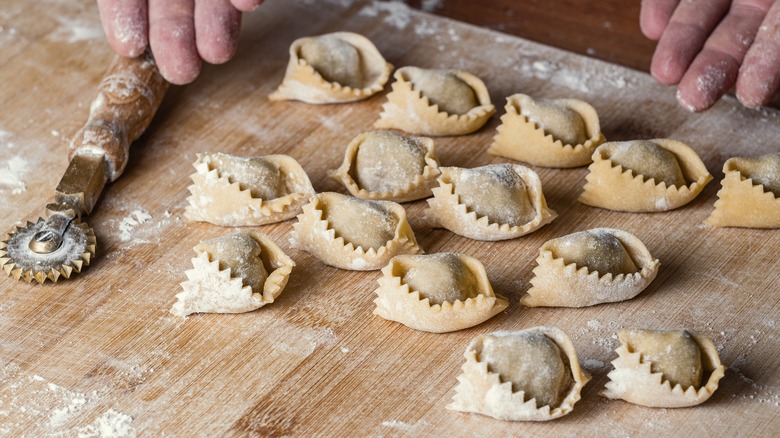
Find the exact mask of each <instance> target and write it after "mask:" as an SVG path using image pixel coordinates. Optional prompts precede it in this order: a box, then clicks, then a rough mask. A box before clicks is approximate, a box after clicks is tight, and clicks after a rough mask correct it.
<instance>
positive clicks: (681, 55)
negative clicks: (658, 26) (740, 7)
mask: <svg viewBox="0 0 780 438" xmlns="http://www.w3.org/2000/svg"><path fill="white" fill-rule="evenodd" d="M730 3H731V0H687V1H684V2H681V3H680V4H679V5H678V6H677V9H675V11H674V13H673V14H672V18H671V19H670V21H669V24H668V25H667V26H666V29H665V30H664V32H663V35H662V36H661V39H660V40H659V42H658V46H657V47H656V49H655V54H654V55H653V61H652V64H651V66H650V72H651V73H652V74H653V76H654V77H655V78H656V79H657V80H658V81H659V82H661V83H664V84H676V83H678V82H679V81H680V79H682V77H683V74H685V71H686V70H687V69H688V67H689V66H690V65H691V62H692V61H693V59H694V58H695V57H696V55H697V54H698V53H699V51H701V49H702V46H704V42H705V41H706V40H707V36H709V35H710V33H711V32H712V30H713V29H714V28H715V26H716V25H717V24H718V22H719V21H720V20H721V18H723V16H724V15H725V13H726V11H727V10H728V7H729V4H730Z"/></svg>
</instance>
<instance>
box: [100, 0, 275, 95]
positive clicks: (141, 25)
mask: <svg viewBox="0 0 780 438" xmlns="http://www.w3.org/2000/svg"><path fill="white" fill-rule="evenodd" d="M262 2H263V0H98V8H99V9H100V20H101V21H102V22H103V29H104V30H105V32H106V36H107V37H108V42H109V44H110V45H111V47H112V48H113V49H114V51H116V52H117V53H118V54H119V55H122V56H126V57H134V56H138V55H140V54H141V53H143V51H144V50H145V49H146V46H147V45H149V46H151V49H152V54H153V55H154V58H155V60H156V61H157V66H158V67H159V69H160V73H161V74H162V76H163V77H164V78H165V79H166V80H168V82H171V83H173V84H187V83H190V82H192V81H194V80H195V78H196V77H197V76H198V73H200V67H201V63H202V61H206V62H208V63H211V64H221V63H224V62H227V61H228V60H229V59H230V58H232V57H233V55H234V54H235V52H236V48H237V47H238V34H239V31H240V29H241V12H245V11H251V10H253V9H255V8H256V7H257V6H259V5H260V4H261V3H262Z"/></svg>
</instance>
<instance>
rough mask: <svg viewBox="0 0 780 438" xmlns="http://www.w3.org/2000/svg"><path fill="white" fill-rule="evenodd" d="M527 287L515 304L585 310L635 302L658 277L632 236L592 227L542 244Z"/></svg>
mask: <svg viewBox="0 0 780 438" xmlns="http://www.w3.org/2000/svg"><path fill="white" fill-rule="evenodd" d="M536 263H537V265H538V266H537V267H536V268H535V269H534V277H533V278H532V279H531V285H532V287H531V288H530V289H529V290H528V294H527V295H526V296H524V297H523V298H522V299H521V300H520V303H521V304H523V305H525V306H529V307H536V306H559V307H584V306H593V305H596V304H602V303H611V302H616V301H623V300H628V299H631V298H634V297H635V296H637V295H638V294H639V293H641V292H642V291H643V290H644V289H645V288H646V287H647V286H648V285H649V284H650V283H651V282H652V281H653V280H654V279H655V277H656V275H657V274H658V266H659V262H658V260H657V259H655V258H654V257H653V256H652V255H651V254H650V252H649V251H648V250H647V247H645V245H644V243H642V241H641V240H639V239H638V238H637V237H636V236H634V235H633V234H631V233H628V232H626V231H623V230H618V229H614V228H595V229H592V230H587V231H581V232H579V233H574V234H569V235H568V236H563V237H559V238H557V239H552V240H549V241H547V242H545V243H544V244H543V245H542V247H541V248H540V249H539V257H538V258H537V259H536Z"/></svg>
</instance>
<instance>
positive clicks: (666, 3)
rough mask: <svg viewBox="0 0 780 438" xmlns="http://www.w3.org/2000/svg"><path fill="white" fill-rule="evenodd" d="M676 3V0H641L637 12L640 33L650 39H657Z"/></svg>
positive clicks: (666, 24)
mask: <svg viewBox="0 0 780 438" xmlns="http://www.w3.org/2000/svg"><path fill="white" fill-rule="evenodd" d="M678 3H679V2H678V1H677V0H642V6H641V9H640V12H639V27H640V29H641V30H642V33H643V34H644V35H645V36H646V37H647V38H649V39H651V40H654V41H657V40H659V39H660V38H661V35H663V33H664V30H666V26H668V25H669V20H670V19H671V17H672V14H673V13H674V10H675V9H676V8H677V4H678Z"/></svg>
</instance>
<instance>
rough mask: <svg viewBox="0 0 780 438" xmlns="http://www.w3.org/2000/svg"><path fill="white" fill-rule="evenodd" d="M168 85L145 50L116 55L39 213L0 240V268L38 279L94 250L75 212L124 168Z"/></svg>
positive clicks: (71, 266) (86, 207) (78, 264)
mask: <svg viewBox="0 0 780 438" xmlns="http://www.w3.org/2000/svg"><path fill="white" fill-rule="evenodd" d="M167 89H168V83H167V82H166V81H165V80H164V79H163V78H162V76H161V75H160V72H159V71H158V70H157V65H156V64H155V62H154V59H152V56H151V54H150V53H149V52H148V51H147V53H145V54H144V55H142V56H140V57H138V58H132V59H129V58H121V57H116V58H115V59H114V61H113V62H112V63H111V66H110V67H109V68H108V72H106V74H105V76H104V77H103V80H102V81H101V83H100V87H99V89H98V95H97V98H96V99H95V100H94V101H93V102H92V105H91V106H90V110H89V120H88V121H87V123H86V124H85V125H84V127H82V128H81V129H80V130H79V132H78V133H76V135H75V137H74V138H73V140H72V141H71V142H70V146H69V158H70V164H69V165H68V168H67V169H66V170H65V174H64V175H63V176H62V179H61V180H60V183H59V184H58V185H57V188H56V189H55V194H54V202H53V203H51V204H48V205H47V206H46V218H45V219H44V218H38V221H37V222H35V223H32V222H27V225H25V226H22V227H17V228H16V230H15V231H12V232H10V233H8V234H7V235H6V236H5V239H4V240H3V241H2V242H0V267H2V269H3V270H4V271H5V272H6V273H7V274H8V275H10V276H11V277H14V278H16V279H17V280H18V279H24V280H25V281H27V282H28V283H29V282H31V281H32V280H33V279H34V280H36V281H38V283H41V284H42V283H44V282H45V281H46V279H49V280H51V281H53V282H56V281H57V280H58V279H59V278H60V277H65V278H69V277H70V276H71V274H73V273H74V272H80V271H81V269H82V268H83V267H84V266H86V265H89V262H90V260H91V259H92V257H93V256H94V255H95V243H96V242H95V233H94V232H93V231H92V228H90V227H89V226H88V225H87V224H86V223H84V222H82V221H81V220H82V218H83V217H84V216H86V215H88V214H90V213H91V212H92V208H93V207H94V206H95V203H96V202H97V200H98V197H100V192H101V191H103V187H105V185H106V183H107V182H111V181H114V180H116V179H117V178H119V175H121V174H122V172H123V171H124V169H125V165H126V164H127V159H128V156H129V152H130V145H131V144H132V143H133V141H135V140H136V139H137V138H138V137H140V136H141V134H142V133H143V132H144V130H145V129H146V128H147V127H148V126H149V123H150V122H151V121H152V117H153V116H154V113H155V112H156V111H157V108H159V106H160V102H161V101H162V99H163V96H164V95H165V91H166V90H167Z"/></svg>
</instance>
